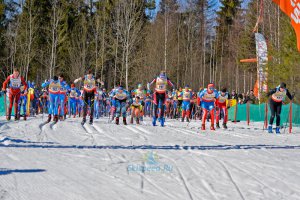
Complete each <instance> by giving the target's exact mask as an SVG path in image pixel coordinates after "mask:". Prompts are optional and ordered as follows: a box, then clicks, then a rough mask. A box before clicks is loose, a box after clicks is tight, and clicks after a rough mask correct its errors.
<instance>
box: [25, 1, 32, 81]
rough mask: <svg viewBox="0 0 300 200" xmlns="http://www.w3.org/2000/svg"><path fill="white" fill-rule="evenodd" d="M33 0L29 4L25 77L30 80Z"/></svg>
mask: <svg viewBox="0 0 300 200" xmlns="http://www.w3.org/2000/svg"><path fill="white" fill-rule="evenodd" d="M31 7H32V1H31V0H30V6H29V38H28V39H29V41H28V49H27V59H26V72H25V79H26V81H27V80H28V71H29V64H30V59H31V58H30V57H31V44H32V11H31Z"/></svg>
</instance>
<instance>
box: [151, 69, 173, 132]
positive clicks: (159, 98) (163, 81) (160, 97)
mask: <svg viewBox="0 0 300 200" xmlns="http://www.w3.org/2000/svg"><path fill="white" fill-rule="evenodd" d="M153 83H156V87H155V92H154V93H153V104H154V113H153V120H152V125H153V126H156V120H157V118H158V117H159V118H160V125H161V126H164V123H165V118H164V105H165V103H166V95H167V93H166V91H167V85H170V86H172V87H174V85H173V83H172V82H171V81H170V79H169V78H168V77H167V75H166V72H165V71H161V72H160V75H159V76H158V77H156V78H155V79H153V80H152V81H151V82H150V83H148V84H147V87H148V89H150V85H152V84H153ZM158 109H159V113H157V111H158Z"/></svg>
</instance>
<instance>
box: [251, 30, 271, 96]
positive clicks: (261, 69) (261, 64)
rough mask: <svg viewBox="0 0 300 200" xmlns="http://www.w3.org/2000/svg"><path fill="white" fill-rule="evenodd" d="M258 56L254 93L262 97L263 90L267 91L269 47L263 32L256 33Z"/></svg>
mask: <svg viewBox="0 0 300 200" xmlns="http://www.w3.org/2000/svg"><path fill="white" fill-rule="evenodd" d="M255 43H256V56H257V81H256V84H255V87H254V94H255V95H256V97H258V98H259V99H260V93H261V92H267V90H268V86H267V72H266V64H267V63H268V48H267V42H266V40H265V37H264V36H263V35H262V34H261V33H255Z"/></svg>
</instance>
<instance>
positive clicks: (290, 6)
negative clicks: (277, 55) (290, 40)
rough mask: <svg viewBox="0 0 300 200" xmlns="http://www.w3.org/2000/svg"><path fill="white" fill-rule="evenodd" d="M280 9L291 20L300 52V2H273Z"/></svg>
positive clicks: (291, 0)
mask: <svg viewBox="0 0 300 200" xmlns="http://www.w3.org/2000/svg"><path fill="white" fill-rule="evenodd" d="M273 1H274V2H275V3H276V4H278V6H279V7H280V9H281V10H282V11H283V12H284V13H285V14H287V15H288V16H289V18H291V23H292V26H293V27H294V30H295V32H296V36H297V48H298V51H300V0H273Z"/></svg>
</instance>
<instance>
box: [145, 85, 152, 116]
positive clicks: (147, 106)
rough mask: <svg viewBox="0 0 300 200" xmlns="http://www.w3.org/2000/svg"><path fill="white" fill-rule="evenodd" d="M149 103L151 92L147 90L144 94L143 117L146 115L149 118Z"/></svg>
mask: <svg viewBox="0 0 300 200" xmlns="http://www.w3.org/2000/svg"><path fill="white" fill-rule="evenodd" d="M151 102H152V97H151V90H147V93H146V98H145V112H144V113H145V115H148V116H149V117H150V116H151Z"/></svg>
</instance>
